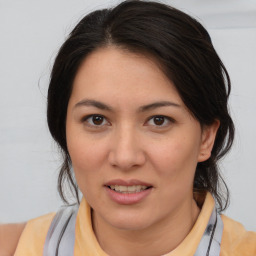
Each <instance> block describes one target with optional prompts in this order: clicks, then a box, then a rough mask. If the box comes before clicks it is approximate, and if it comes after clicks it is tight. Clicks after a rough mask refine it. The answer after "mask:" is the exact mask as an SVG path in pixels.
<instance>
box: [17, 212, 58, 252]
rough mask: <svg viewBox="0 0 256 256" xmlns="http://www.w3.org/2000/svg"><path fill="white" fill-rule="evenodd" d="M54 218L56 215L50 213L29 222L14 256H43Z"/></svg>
mask: <svg viewBox="0 0 256 256" xmlns="http://www.w3.org/2000/svg"><path fill="white" fill-rule="evenodd" d="M54 216H55V213H49V214H47V215H43V216H41V217H38V218H35V219H32V220H30V221H28V222H27V224H26V226H25V228H24V230H23V232H22V235H21V237H20V239H19V243H18V246H17V249H16V251H15V254H14V255H15V256H22V255H26V256H30V255H42V254H43V247H44V241H45V238H46V235H47V232H48V229H49V227H50V225H51V222H52V220H53V218H54Z"/></svg>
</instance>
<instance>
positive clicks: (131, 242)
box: [92, 200, 200, 256]
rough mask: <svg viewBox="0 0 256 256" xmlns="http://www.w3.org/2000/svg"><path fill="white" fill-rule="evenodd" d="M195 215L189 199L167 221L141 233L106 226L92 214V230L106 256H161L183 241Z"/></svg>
mask: <svg viewBox="0 0 256 256" xmlns="http://www.w3.org/2000/svg"><path fill="white" fill-rule="evenodd" d="M199 212H200V210H199V208H198V207H197V204H196V202H195V201H194V200H193V201H192V202H191V203H190V205H184V206H181V208H179V209H178V210H177V212H176V213H175V214H174V215H173V216H172V217H171V219H170V218H166V219H164V220H161V222H159V223H156V224H154V226H150V227H148V228H145V229H143V230H122V229H118V228H115V227H113V226H109V225H108V224H106V223H105V222H104V220H103V219H101V217H100V216H98V215H97V214H95V213H93V215H92V216H93V228H94V232H95V235H96V237H97V239H98V242H99V244H100V246H101V248H102V249H103V250H104V251H105V252H106V253H107V254H108V255H110V256H120V255H122V256H131V255H147V256H156V255H164V254H166V253H168V252H171V251H172V250H174V249H175V248H176V247H177V246H178V245H179V244H180V243H181V242H182V241H183V240H184V238H185V237H186V236H187V235H188V233H189V232H190V230H191V229H192V227H193V225H194V223H195V221H196V219H197V217H198V215H199ZM113 241H114V242H113Z"/></svg>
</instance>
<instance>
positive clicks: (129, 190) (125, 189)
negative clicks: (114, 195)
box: [107, 185, 152, 194]
mask: <svg viewBox="0 0 256 256" xmlns="http://www.w3.org/2000/svg"><path fill="white" fill-rule="evenodd" d="M107 187H108V188H109V189H111V190H113V191H115V192H118V193H121V194H133V193H140V192H142V191H144V190H147V189H150V188H152V186H145V185H131V186H124V185H109V186H107Z"/></svg>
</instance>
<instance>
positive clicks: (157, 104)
mask: <svg viewBox="0 0 256 256" xmlns="http://www.w3.org/2000/svg"><path fill="white" fill-rule="evenodd" d="M169 106H171V107H181V105H179V104H177V103H174V102H171V101H159V102H154V103H152V104H148V105H145V106H141V107H140V108H139V112H145V111H148V110H152V109H156V108H160V107H169Z"/></svg>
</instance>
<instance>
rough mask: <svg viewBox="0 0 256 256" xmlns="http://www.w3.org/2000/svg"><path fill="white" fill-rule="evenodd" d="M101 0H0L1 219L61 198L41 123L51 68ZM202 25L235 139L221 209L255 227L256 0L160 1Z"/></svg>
mask: <svg viewBox="0 0 256 256" xmlns="http://www.w3.org/2000/svg"><path fill="white" fill-rule="evenodd" d="M117 2H119V1H114V0H113V1H104V0H87V1H86V0H84V1H83V0H74V1H70V0H44V1H34V0H22V1H21V0H0V92H1V93H0V222H16V221H25V220H28V219H31V218H34V217H37V216H39V215H42V214H45V213H48V212H50V211H55V210H56V209H58V207H59V206H60V205H61V204H62V203H61V201H60V199H59V197H58V194H57V189H56V183H57V174H58V168H59V165H60V155H59V154H58V149H57V147H56V146H55V144H54V143H53V141H52V139H51V137H50V135H49V132H48V130H47V125H46V114H45V112H46V95H47V87H48V81H49V72H50V69H51V66H52V63H53V60H54V57H55V55H56V53H57V51H58V48H59V47H60V46H61V44H62V43H63V41H64V39H65V38H66V36H67V35H68V33H69V32H70V31H71V29H72V28H73V27H74V25H75V24H76V23H77V22H78V21H79V20H80V19H81V18H82V17H83V15H84V14H86V13H88V12H90V11H92V10H95V9H99V8H104V7H111V6H113V4H115V3H117ZM163 2H164V3H168V4H171V5H174V6H176V7H178V8H180V9H182V10H183V11H185V12H187V13H189V14H191V15H193V16H194V17H196V18H198V19H199V21H201V22H202V23H203V24H204V25H205V27H206V28H207V29H208V31H209V33H210V35H211V37H212V40H213V43H214V45H215V48H216V50H217V52H218V53H219V55H220V57H221V59H222V60H223V62H224V64H225V65H226V67H227V69H228V71H229V73H230V76H231V80H232V84H233V88H232V93H231V98H230V110H231V113H232V116H233V118H234V122H235V125H236V140H235V144H234V147H233V149H232V151H231V153H230V154H229V155H228V156H227V157H226V158H225V159H224V160H223V161H222V163H221V169H222V173H223V175H224V177H225V178H226V181H227V184H228V186H229V188H230V191H231V204H230V207H229V208H228V210H227V211H226V212H225V214H227V215H229V216H230V217H232V218H234V219H236V220H238V221H239V222H242V223H243V224H244V225H245V227H246V228H247V229H249V230H253V231H256V218H255V212H256V199H255V196H256V171H255V170H256V167H255V158H256V145H255V144H256V115H255V110H256V86H255V74H256V0H247V1H244V0H190V1H185V0H175V1H171V0H169V1H168V0H165V1H163Z"/></svg>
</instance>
